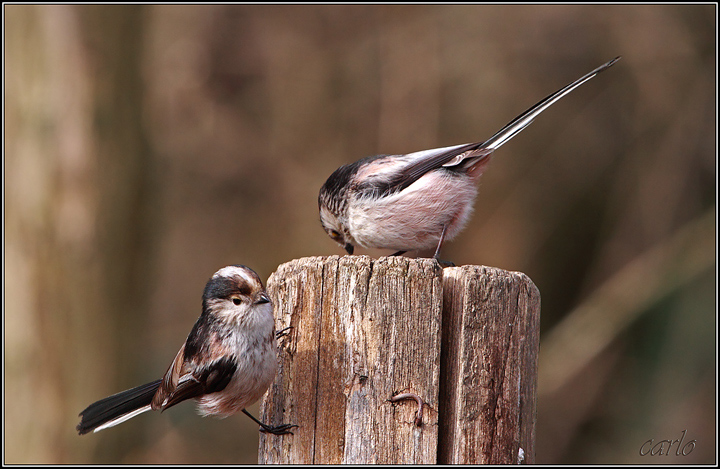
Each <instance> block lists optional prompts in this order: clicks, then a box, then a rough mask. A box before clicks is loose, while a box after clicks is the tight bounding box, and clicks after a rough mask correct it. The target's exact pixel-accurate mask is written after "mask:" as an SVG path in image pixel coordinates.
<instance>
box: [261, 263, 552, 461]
mask: <svg viewBox="0 0 720 469" xmlns="http://www.w3.org/2000/svg"><path fill="white" fill-rule="evenodd" d="M268 290H269V292H270V295H271V297H272V299H273V302H274V305H275V314H276V323H277V328H278V329H282V328H285V327H287V326H292V329H290V331H289V334H288V335H287V337H285V338H283V339H281V347H280V351H279V362H280V368H279V370H278V374H277V378H276V380H275V382H274V384H273V386H272V387H271V388H270V391H269V392H268V393H267V395H266V396H265V398H264V400H263V403H262V406H261V408H262V416H263V418H264V420H265V421H266V422H267V423H271V424H273V425H277V424H280V423H293V424H296V425H298V426H299V427H298V428H297V429H295V430H294V435H285V436H282V437H277V436H274V435H265V434H262V435H261V437H260V452H259V461H260V462H261V463H282V464H372V463H381V464H437V463H466V464H474V463H490V464H493V463H494V464H498V463H517V462H518V461H522V462H533V461H534V425H535V406H536V405H535V389H536V378H537V352H538V345H539V312H540V309H539V308H540V302H539V301H540V297H539V294H538V292H537V289H536V288H535V286H534V285H533V284H532V282H531V281H530V280H529V279H528V278H527V277H526V276H524V275H523V274H518V273H511V272H505V271H502V270H499V269H491V268H487V267H477V266H465V267H457V268H447V269H441V268H440V266H439V264H438V263H437V262H436V261H434V260H432V259H408V258H404V257H386V258H381V259H379V260H377V261H373V260H372V259H370V258H369V257H367V256H346V257H342V258H339V257H337V256H333V257H313V258H304V259H298V260H295V261H291V262H288V263H286V264H283V265H281V266H280V267H279V268H278V269H277V271H276V272H275V273H274V274H273V275H272V276H271V277H270V279H269V280H268ZM399 393H413V394H415V395H417V396H419V397H420V398H422V399H423V400H424V403H425V405H424V406H423V412H422V416H421V420H419V419H418V417H420V415H419V414H418V409H419V406H418V403H416V401H415V400H413V399H409V400H402V401H398V402H390V398H391V397H392V396H394V395H396V394H399Z"/></svg>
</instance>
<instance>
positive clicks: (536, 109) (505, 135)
mask: <svg viewBox="0 0 720 469" xmlns="http://www.w3.org/2000/svg"><path fill="white" fill-rule="evenodd" d="M618 60H620V57H615V58H614V59H612V60H611V61H609V62H607V63H604V64H602V65H601V66H599V67H598V68H596V69H595V70H593V71H592V72H590V73H588V74H586V75H583V76H582V77H580V78H578V79H577V80H575V81H574V82H572V83H570V84H569V85H567V86H565V87H564V88H561V89H559V90H558V91H556V92H555V93H553V94H551V95H550V96H548V97H546V98H545V99H543V100H542V101H540V102H539V103H537V104H536V105H535V106H533V107H531V108H530V109H528V110H527V111H525V112H523V113H522V114H520V115H519V116H517V117H516V118H515V119H513V120H512V121H511V122H510V123H509V124H507V125H506V126H505V127H503V128H502V129H500V130H498V131H497V132H496V133H495V135H493V136H492V137H490V138H489V139H487V140H485V141H484V142H483V144H482V145H481V146H480V148H482V149H486V150H491V151H493V150H497V149H498V148H500V146H502V145H503V144H504V143H506V142H507V141H508V140H510V139H511V138H513V137H514V136H515V135H517V134H518V133H520V131H521V130H523V129H524V128H525V127H527V126H528V125H530V123H531V122H532V121H533V119H535V118H536V117H537V116H538V115H539V114H540V113H541V112H543V111H544V110H545V109H547V108H549V107H550V106H552V105H553V104H554V103H556V102H557V101H558V100H559V99H560V98H562V97H563V96H565V95H566V94H568V93H569V92H571V91H572V90H574V89H575V88H577V87H578V86H580V85H582V84H583V83H585V82H586V81H588V80H589V79H591V78H592V77H594V76H595V75H597V74H598V73H600V72H603V71H605V70H607V69H608V68H610V67H611V66H612V65H613V64H614V63H615V62H617V61H618Z"/></svg>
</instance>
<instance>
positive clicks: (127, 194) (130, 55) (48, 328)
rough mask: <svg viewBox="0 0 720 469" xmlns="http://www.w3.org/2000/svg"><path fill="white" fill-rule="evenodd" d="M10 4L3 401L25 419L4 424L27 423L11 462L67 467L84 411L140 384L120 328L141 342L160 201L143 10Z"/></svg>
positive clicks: (14, 437)
mask: <svg viewBox="0 0 720 469" xmlns="http://www.w3.org/2000/svg"><path fill="white" fill-rule="evenodd" d="M5 8H6V14H7V17H6V19H7V22H6V25H7V26H8V31H7V34H8V35H12V38H13V41H12V43H13V44H15V45H18V47H16V48H14V49H11V50H8V51H7V68H8V78H7V94H6V96H7V97H8V100H7V104H6V112H7V115H8V120H9V121H11V122H13V123H14V124H15V125H10V126H8V128H7V129H6V130H7V142H6V158H7V159H6V170H7V176H6V177H7V181H8V184H7V189H6V195H7V199H8V203H7V205H6V207H7V208H8V211H7V218H6V220H7V226H6V230H7V231H6V234H7V240H6V243H7V244H6V254H8V257H7V258H6V271H7V277H6V288H7V291H8V296H7V303H6V306H7V308H12V309H13V312H12V315H11V316H8V317H12V318H13V320H12V321H9V323H8V324H7V326H8V328H7V329H6V331H5V337H6V338H10V339H11V340H9V341H8V342H7V343H6V353H7V355H6V363H5V364H6V367H7V369H8V375H7V376H6V378H7V381H6V382H7V383H12V384H9V385H8V388H6V392H7V393H8V395H12V396H13V403H12V405H8V406H6V409H7V410H8V411H9V412H14V413H17V416H16V418H14V419H6V421H11V422H25V427H23V428H6V430H7V435H8V439H7V440H6V448H7V450H8V453H7V459H6V462H8V463H59V462H60V463H61V462H65V461H66V458H67V456H68V455H69V454H76V453H77V452H79V451H77V448H79V447H83V448H91V447H92V445H91V444H88V443H89V442H88V441H85V442H83V444H81V442H80V440H79V437H78V436H77V434H76V433H75V431H74V426H75V425H76V424H77V414H78V412H79V411H80V410H82V409H83V407H84V406H86V405H87V404H89V403H90V402H91V400H92V399H97V398H100V397H104V394H105V393H106V392H110V391H117V390H119V389H118V386H119V384H118V379H120V380H121V381H122V382H123V383H124V384H127V382H130V381H131V380H132V378H131V377H129V376H128V375H130V373H131V371H130V367H131V365H132V364H133V363H137V361H138V359H137V357H136V356H135V354H136V350H138V349H139V348H140V347H138V343H137V342H136V343H123V342H119V341H116V340H115V338H116V337H132V336H135V337H138V338H139V340H142V338H143V336H142V333H141V331H143V329H144V323H145V319H144V318H145V312H144V308H145V299H146V295H145V292H144V289H143V287H142V286H143V285H145V284H146V282H147V280H148V279H147V272H149V271H150V269H149V268H148V267H149V264H150V259H149V252H150V244H151V239H152V237H151V236H150V234H151V225H152V223H151V218H152V216H151V214H150V213H149V212H147V211H146V210H147V207H153V204H150V203H148V200H151V199H152V195H151V194H150V191H149V189H150V187H151V180H150V178H151V175H152V158H151V153H150V152H149V150H148V145H147V144H146V141H145V138H144V134H143V129H142V126H141V123H142V112H141V106H142V92H141V91H142V81H141V73H140V64H141V59H142V38H143V34H142V32H143V21H142V19H143V11H144V8H143V7H140V6H116V7H110V8H108V7H106V6H67V5H43V6H24V5H12V6H6V7H5ZM144 207H145V208H144ZM78 265H80V266H82V267H83V268H82V269H77V267H76V266H78ZM71 266H75V267H73V268H71ZM30 325H32V327H28V326H30ZM127 328H132V331H133V332H132V333H130V332H126V331H123V329H127ZM27 330H38V331H39V334H38V335H37V336H31V337H26V336H25V335H26V334H27V332H26V331H27ZM77 337H83V340H82V341H77V340H71V339H72V338H77ZM23 370H25V371H29V373H27V374H24V373H23ZM78 371H79V372H80V373H81V374H78V373H77V372H78ZM21 376H24V377H26V378H25V379H26V380H27V381H22V378H21ZM123 376H125V378H123ZM14 378H18V380H17V381H15V380H14ZM95 441H98V442H102V438H100V439H97V440H95ZM128 445H132V440H129V442H128ZM70 447H75V448H76V449H75V450H70V449H69V448H70ZM126 450H127V448H126ZM86 451H87V450H86ZM125 452H126V451H123V453H125ZM103 454H104V455H105V457H106V458H107V460H108V461H118V460H119V459H117V458H116V456H117V454H116V453H113V452H112V451H111V450H109V449H107V448H105V449H104V450H103ZM74 462H81V461H74Z"/></svg>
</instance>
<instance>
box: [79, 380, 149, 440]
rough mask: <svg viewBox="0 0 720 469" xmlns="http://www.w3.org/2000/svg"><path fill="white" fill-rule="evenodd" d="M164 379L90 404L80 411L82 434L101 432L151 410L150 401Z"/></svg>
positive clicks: (80, 431)
mask: <svg viewBox="0 0 720 469" xmlns="http://www.w3.org/2000/svg"><path fill="white" fill-rule="evenodd" d="M161 382H162V380H160V379H159V380H157V381H153V382H152V383H147V384H143V385H142V386H138V387H136V388H132V389H128V390H127V391H123V392H119V393H117V394H113V395H112V396H110V397H106V398H105V399H102V400H99V401H97V402H95V403H93V404H90V405H89V406H88V407H87V408H86V409H85V410H83V411H82V412H80V423H79V424H78V426H77V431H78V433H79V434H80V435H84V434H85V433H89V432H91V431H94V432H99V431H100V430H104V429H106V428H109V427H114V426H115V425H117V424H119V423H122V422H124V421H126V420H128V419H131V418H133V417H135V416H136V415H139V414H142V413H143V412H146V411H148V410H150V402H152V398H153V396H154V395H155V392H156V391H157V389H158V388H159V387H160V383H161Z"/></svg>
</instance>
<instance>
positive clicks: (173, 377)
mask: <svg viewBox="0 0 720 469" xmlns="http://www.w3.org/2000/svg"><path fill="white" fill-rule="evenodd" d="M184 366H185V344H183V346H182V347H180V350H179V351H178V353H177V355H175V359H174V360H173V362H172V364H171V365H170V367H169V368H168V370H167V372H165V376H164V377H163V380H162V383H160V387H159V388H158V390H157V392H156V393H155V396H154V397H153V400H152V403H151V404H150V408H152V410H158V409H161V408H162V407H163V404H164V403H165V400H166V399H168V398H169V397H170V396H171V395H172V394H173V393H174V392H175V389H176V388H177V385H178V382H179V381H180V376H182V372H183V368H184Z"/></svg>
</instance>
